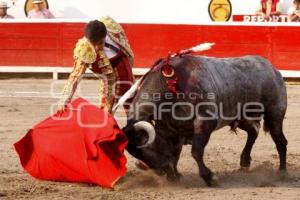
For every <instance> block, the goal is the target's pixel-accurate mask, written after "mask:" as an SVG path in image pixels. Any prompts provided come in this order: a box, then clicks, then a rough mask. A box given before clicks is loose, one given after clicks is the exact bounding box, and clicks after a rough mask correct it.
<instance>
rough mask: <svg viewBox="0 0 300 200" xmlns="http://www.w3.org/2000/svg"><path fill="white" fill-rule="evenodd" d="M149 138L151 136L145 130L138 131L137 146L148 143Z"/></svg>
mask: <svg viewBox="0 0 300 200" xmlns="http://www.w3.org/2000/svg"><path fill="white" fill-rule="evenodd" d="M148 139H149V136H148V134H147V133H146V132H145V131H138V132H136V137H135V144H136V145H137V146H142V145H144V144H146V143H147V141H148Z"/></svg>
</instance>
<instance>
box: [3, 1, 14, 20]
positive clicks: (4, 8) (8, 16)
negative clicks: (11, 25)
mask: <svg viewBox="0 0 300 200" xmlns="http://www.w3.org/2000/svg"><path fill="white" fill-rule="evenodd" d="M8 8H9V6H8V5H7V2H6V1H0V19H13V18H14V17H13V16H11V15H9V14H7V9H8Z"/></svg>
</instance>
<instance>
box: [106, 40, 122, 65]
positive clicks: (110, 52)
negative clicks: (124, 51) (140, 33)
mask: <svg viewBox="0 0 300 200" xmlns="http://www.w3.org/2000/svg"><path fill="white" fill-rule="evenodd" d="M105 42H106V43H108V44H110V45H112V46H114V47H116V48H117V49H118V50H120V48H119V45H118V44H117V43H115V42H114V41H113V40H112V39H111V38H110V37H109V36H108V35H107V36H106V38H105ZM104 51H105V53H106V56H107V57H108V58H109V59H110V58H113V57H115V56H116V55H117V53H118V52H115V51H114V50H112V49H110V48H107V47H105V46H104Z"/></svg>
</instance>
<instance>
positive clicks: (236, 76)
mask: <svg viewBox="0 0 300 200" xmlns="http://www.w3.org/2000/svg"><path fill="white" fill-rule="evenodd" d="M168 63H169V64H170V66H172V68H173V70H174V72H175V76H174V77H175V78H174V77H173V79H174V80H176V87H177V93H172V92H170V88H169V87H168V84H167V82H168V80H170V78H167V77H166V76H164V75H163V74H162V68H163V66H165V62H164V61H160V62H158V63H157V64H156V65H155V67H153V68H152V70H151V71H150V73H148V75H147V76H146V77H145V79H144V81H143V82H142V84H141V86H140V89H139V91H138V93H137V95H136V96H135V98H134V100H133V103H132V106H131V110H130V112H129V120H128V123H127V125H126V127H125V128H124V131H125V133H126V135H127V137H128V139H129V144H128V146H127V151H128V152H129V153H130V154H132V155H133V156H134V157H136V158H138V159H139V160H141V161H143V162H144V163H146V164H147V165H148V166H149V167H150V168H152V169H154V170H155V171H156V172H158V173H159V174H167V178H168V180H177V179H178V178H179V177H180V173H178V171H177V162H178V159H179V156H180V152H181V149H182V146H183V145H184V144H191V145H192V156H193V158H194V159H195V160H196V162H197V164H198V167H199V174H200V176H201V177H202V178H203V179H204V180H205V182H206V183H207V185H209V186H210V185H212V183H214V180H215V179H214V174H213V173H212V171H211V170H210V169H209V168H208V167H207V166H206V165H205V162H204V160H203V154H204V149H205V146H206V145H207V143H208V141H209V138H210V135H211V133H212V132H213V131H215V130H217V129H220V128H222V127H224V126H230V127H231V128H232V130H235V129H236V128H240V129H242V130H244V131H246V132H247V133H248V138H247V142H246V145H245V147H244V149H243V151H242V153H241V158H240V165H241V167H246V168H248V167H249V166H250V162H251V156H250V154H251V150H252V146H253V144H254V142H255V140H256V138H257V136H258V132H259V128H260V121H261V119H262V118H263V119H264V129H265V131H269V132H270V135H271V137H272V139H273V141H274V142H275V144H276V147H277V150H278V153H279V159H280V167H279V168H280V170H282V171H285V170H286V150H287V148H286V146H287V140H286V138H285V136H284V134H283V130H282V127H283V119H284V116H285V113H286V109H287V94H286V87H285V84H284V81H283V78H282V76H281V75H280V73H279V72H278V71H277V70H276V69H275V68H274V67H273V66H272V64H271V63H270V62H268V61H267V60H266V59H264V58H261V57H257V56H246V57H240V58H226V59H217V58H209V57H202V56H192V55H184V56H177V57H173V58H171V59H170V61H169V62H168ZM171 79H172V78H171ZM191 105H192V106H191Z"/></svg>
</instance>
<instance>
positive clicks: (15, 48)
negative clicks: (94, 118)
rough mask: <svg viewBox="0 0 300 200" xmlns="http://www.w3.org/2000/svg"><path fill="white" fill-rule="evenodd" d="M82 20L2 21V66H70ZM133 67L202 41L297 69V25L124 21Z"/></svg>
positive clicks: (224, 53)
mask: <svg viewBox="0 0 300 200" xmlns="http://www.w3.org/2000/svg"><path fill="white" fill-rule="evenodd" d="M83 27H84V23H67V22H60V23H0V33H1V34H0V58H1V59H0V66H45V67H46V66H58V67H64V66H66V67H71V66H72V62H73V59H72V52H73V48H74V45H75V44H76V41H77V40H78V39H79V38H81V37H82V35H83ZM123 27H124V29H125V31H126V33H127V35H128V38H129V40H130V43H131V45H132V48H133V50H134V52H135V56H136V62H135V65H136V67H149V66H150V65H152V63H153V62H154V61H155V60H156V59H158V58H160V57H165V56H166V55H167V54H168V51H173V52H175V51H177V50H179V49H184V48H189V47H192V46H194V45H197V44H199V43H202V42H215V43H216V46H215V47H214V48H213V49H212V50H210V51H208V52H205V54H204V55H208V56H214V57H228V56H243V55H251V54H252V55H260V56H263V57H265V58H268V59H269V60H270V61H271V62H273V64H274V65H275V66H276V67H277V68H279V69H281V70H300V40H299V35H300V28H299V27H294V26H278V27H276V26H244V25H229V26H227V25H161V24H160V25H158V24H157V25H156V24H123Z"/></svg>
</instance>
